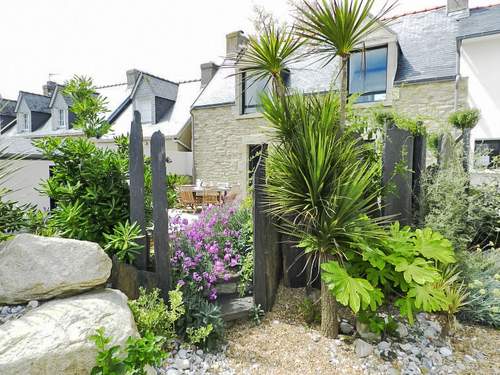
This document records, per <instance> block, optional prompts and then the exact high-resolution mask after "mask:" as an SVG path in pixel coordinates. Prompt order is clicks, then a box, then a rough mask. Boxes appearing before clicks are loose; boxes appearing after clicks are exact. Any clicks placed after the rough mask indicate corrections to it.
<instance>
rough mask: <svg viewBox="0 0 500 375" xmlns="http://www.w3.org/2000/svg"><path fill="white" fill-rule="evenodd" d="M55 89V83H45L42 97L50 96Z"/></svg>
mask: <svg viewBox="0 0 500 375" xmlns="http://www.w3.org/2000/svg"><path fill="white" fill-rule="evenodd" d="M56 87H57V83H55V82H54V81H47V83H46V84H45V85H43V95H45V96H52V94H53V93H54V91H55V89H56Z"/></svg>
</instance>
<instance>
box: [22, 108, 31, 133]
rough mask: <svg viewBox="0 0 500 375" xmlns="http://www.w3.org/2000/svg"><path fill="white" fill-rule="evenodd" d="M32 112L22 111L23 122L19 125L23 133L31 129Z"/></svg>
mask: <svg viewBox="0 0 500 375" xmlns="http://www.w3.org/2000/svg"><path fill="white" fill-rule="evenodd" d="M30 122H31V121H30V114H29V113H21V124H20V125H19V130H20V131H21V132H23V133H25V132H29V131H30V130H31V129H30V128H31V126H30Z"/></svg>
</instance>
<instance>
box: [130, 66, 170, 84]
mask: <svg viewBox="0 0 500 375" xmlns="http://www.w3.org/2000/svg"><path fill="white" fill-rule="evenodd" d="M138 70H139V69H138ZM139 72H141V73H142V74H145V75H148V76H150V77H153V78H157V79H160V80H162V81H165V82H169V83H173V84H174V85H177V84H178V83H177V82H174V81H171V80H169V79H166V78H163V77H160V76H157V75H154V74H151V73H149V72H145V71H144V70H139Z"/></svg>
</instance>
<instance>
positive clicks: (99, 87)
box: [96, 82, 127, 89]
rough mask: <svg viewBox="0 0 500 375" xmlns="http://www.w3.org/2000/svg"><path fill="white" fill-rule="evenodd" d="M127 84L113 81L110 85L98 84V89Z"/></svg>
mask: <svg viewBox="0 0 500 375" xmlns="http://www.w3.org/2000/svg"><path fill="white" fill-rule="evenodd" d="M126 84H127V82H121V83H111V84H109V85H102V86H96V89H107V88H109V87H117V86H123V85H126Z"/></svg>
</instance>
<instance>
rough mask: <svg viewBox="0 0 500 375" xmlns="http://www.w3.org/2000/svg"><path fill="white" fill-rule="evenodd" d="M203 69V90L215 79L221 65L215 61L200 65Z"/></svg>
mask: <svg viewBox="0 0 500 375" xmlns="http://www.w3.org/2000/svg"><path fill="white" fill-rule="evenodd" d="M200 69H201V88H203V87H205V86H206V85H208V82H210V81H211V80H212V78H214V75H215V73H217V70H218V69H219V65H217V64H216V63H214V62H213V61H210V62H207V63H204V64H201V65H200Z"/></svg>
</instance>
